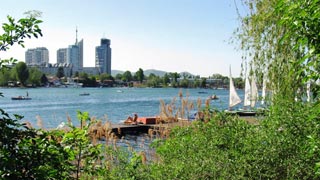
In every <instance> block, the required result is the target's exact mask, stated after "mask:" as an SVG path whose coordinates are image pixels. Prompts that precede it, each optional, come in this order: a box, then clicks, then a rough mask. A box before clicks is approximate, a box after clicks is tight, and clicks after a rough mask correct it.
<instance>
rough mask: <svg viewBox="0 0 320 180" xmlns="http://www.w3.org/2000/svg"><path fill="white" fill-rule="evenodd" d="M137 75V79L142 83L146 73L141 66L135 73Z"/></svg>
mask: <svg viewBox="0 0 320 180" xmlns="http://www.w3.org/2000/svg"><path fill="white" fill-rule="evenodd" d="M135 75H136V76H137V80H138V81H139V82H140V83H142V81H143V80H144V73H143V70H142V69H141V68H139V70H138V71H137V72H136V74H135Z"/></svg>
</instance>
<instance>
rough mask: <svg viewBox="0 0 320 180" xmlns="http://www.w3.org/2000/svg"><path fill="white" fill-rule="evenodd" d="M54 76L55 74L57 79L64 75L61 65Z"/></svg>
mask: <svg viewBox="0 0 320 180" xmlns="http://www.w3.org/2000/svg"><path fill="white" fill-rule="evenodd" d="M56 76H57V77H58V78H59V79H60V78H62V77H64V69H63V67H58V70H57V74H56Z"/></svg>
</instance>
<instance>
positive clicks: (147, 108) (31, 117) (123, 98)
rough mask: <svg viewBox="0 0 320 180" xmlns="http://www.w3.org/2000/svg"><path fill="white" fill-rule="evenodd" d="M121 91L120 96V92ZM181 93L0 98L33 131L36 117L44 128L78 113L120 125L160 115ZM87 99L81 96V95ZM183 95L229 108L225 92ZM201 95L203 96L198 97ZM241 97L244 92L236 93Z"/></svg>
mask: <svg viewBox="0 0 320 180" xmlns="http://www.w3.org/2000/svg"><path fill="white" fill-rule="evenodd" d="M119 91H122V92H119ZM179 91H180V89H175V88H30V89H29V88H28V89H25V88H0V92H2V93H3V95H4V97H2V98H0V102H1V106H0V108H2V109H4V110H5V111H6V112H8V113H9V114H10V115H12V114H19V115H23V116H24V118H23V120H25V121H29V122H31V124H32V125H33V126H35V127H36V124H37V123H36V122H37V119H36V116H40V117H41V119H42V120H43V125H44V127H46V128H54V127H57V125H59V124H60V123H61V122H66V121H67V116H70V117H71V119H72V121H73V123H74V124H77V123H78V121H77V118H76V114H77V111H78V110H79V111H88V112H89V114H90V116H95V117H96V118H97V119H102V120H105V118H104V117H105V116H107V118H108V120H109V121H111V122H112V123H120V122H122V121H123V120H124V119H126V118H127V117H128V116H129V115H132V113H138V115H139V116H155V115H158V114H159V109H160V100H164V101H165V102H166V103H169V102H171V101H172V100H173V98H177V99H178V94H179ZM27 92H28V94H29V97H31V98H32V100H24V101H18V100H11V97H14V96H19V95H21V96H26V93H27ZM85 92H86V93H89V94H90V95H89V96H80V95H79V94H81V93H85ZM182 92H183V95H184V96H186V95H187V94H189V100H191V101H193V102H194V104H195V107H196V101H197V99H198V98H200V99H201V100H202V102H203V104H204V101H205V100H206V99H207V98H208V97H209V96H211V95H212V94H216V95H217V96H218V97H219V100H215V101H211V107H213V108H217V109H226V108H227V107H228V98H229V92H228V90H212V89H182ZM199 92H204V93H199ZM238 93H239V95H240V96H241V97H242V95H243V91H242V90H239V92H238Z"/></svg>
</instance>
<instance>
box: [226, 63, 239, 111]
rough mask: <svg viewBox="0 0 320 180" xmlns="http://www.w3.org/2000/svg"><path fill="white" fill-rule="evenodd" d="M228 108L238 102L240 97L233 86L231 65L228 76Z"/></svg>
mask: <svg viewBox="0 0 320 180" xmlns="http://www.w3.org/2000/svg"><path fill="white" fill-rule="evenodd" d="M229 81H230V85H229V108H231V107H233V106H235V105H237V104H239V103H240V102H241V99H240V97H239V95H238V93H237V91H236V88H235V87H234V84H233V80H232V75H231V67H230V76H229Z"/></svg>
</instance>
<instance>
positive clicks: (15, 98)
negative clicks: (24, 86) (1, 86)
mask: <svg viewBox="0 0 320 180" xmlns="http://www.w3.org/2000/svg"><path fill="white" fill-rule="evenodd" d="M11 100H31V98H29V97H25V96H17V97H11Z"/></svg>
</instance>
